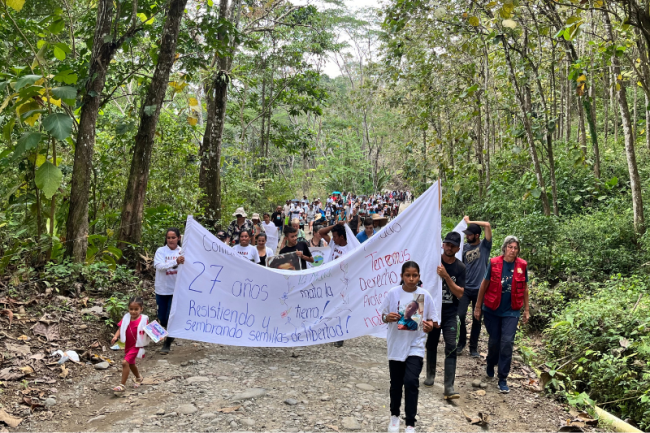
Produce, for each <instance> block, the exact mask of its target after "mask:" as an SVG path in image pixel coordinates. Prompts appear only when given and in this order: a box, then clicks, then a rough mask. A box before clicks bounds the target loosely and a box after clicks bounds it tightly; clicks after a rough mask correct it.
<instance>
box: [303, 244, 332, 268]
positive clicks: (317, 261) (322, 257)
mask: <svg viewBox="0 0 650 433" xmlns="http://www.w3.org/2000/svg"><path fill="white" fill-rule="evenodd" d="M309 251H311V255H312V257H313V258H314V263H307V266H308V267H309V268H317V267H319V266H322V265H324V264H325V263H327V259H328V258H329V255H330V248H329V247H310V248H309Z"/></svg>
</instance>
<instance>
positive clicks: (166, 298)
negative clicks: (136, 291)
mask: <svg viewBox="0 0 650 433" xmlns="http://www.w3.org/2000/svg"><path fill="white" fill-rule="evenodd" d="M173 298H174V295H158V294H156V304H157V305H158V314H157V315H158V322H159V323H160V326H162V327H163V328H165V329H167V322H168V321H169V313H170V312H171V310H172V299H173Z"/></svg>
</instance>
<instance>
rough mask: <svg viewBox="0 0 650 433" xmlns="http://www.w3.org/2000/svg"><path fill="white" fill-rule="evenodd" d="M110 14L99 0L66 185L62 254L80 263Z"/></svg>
mask: <svg viewBox="0 0 650 433" xmlns="http://www.w3.org/2000/svg"><path fill="white" fill-rule="evenodd" d="M112 18H113V1H112V0H99V1H98V4H97V23H96V25H95V35H94V39H93V49H92V54H91V59H90V68H89V70H88V77H89V79H88V81H87V83H86V89H85V91H86V92H85V94H84V96H83V99H82V103H81V116H80V119H79V128H78V132H77V142H76V146H75V152H74V164H73V167H72V179H71V186H70V208H69V211H68V220H67V223H66V256H67V257H72V259H73V260H74V261H75V262H77V263H81V262H83V261H84V260H85V259H86V250H87V248H88V193H89V190H90V175H91V171H92V165H93V153H94V148H95V124H96V123H97V116H98V114H99V104H100V99H101V96H100V95H101V93H102V90H103V89H104V84H105V83H106V73H107V72H108V67H109V64H110V62H111V59H112V58H113V55H114V54H115V51H116V49H117V48H118V47H119V46H116V43H115V41H113V40H112V38H111V40H110V41H108V42H104V38H109V37H110V32H111V24H112Z"/></svg>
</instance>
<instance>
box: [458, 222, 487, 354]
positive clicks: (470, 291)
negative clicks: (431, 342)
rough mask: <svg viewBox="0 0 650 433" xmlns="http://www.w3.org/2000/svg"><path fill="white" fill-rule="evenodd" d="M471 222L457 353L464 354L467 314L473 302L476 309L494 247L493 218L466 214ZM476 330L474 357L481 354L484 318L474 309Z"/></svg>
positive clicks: (471, 346)
mask: <svg viewBox="0 0 650 433" xmlns="http://www.w3.org/2000/svg"><path fill="white" fill-rule="evenodd" d="M464 220H465V222H466V223H467V229H465V230H464V231H463V233H465V236H466V238H465V240H466V241H467V242H466V243H465V244H464V245H463V264H464V265H465V268H466V281H465V291H464V292H463V297H462V298H460V302H459V304H458V317H459V319H460V327H459V335H458V347H457V349H456V353H458V354H460V353H461V352H462V351H463V349H464V348H465V344H466V342H467V327H466V325H465V320H466V316H467V309H468V308H469V305H470V303H471V304H472V310H471V311H472V312H473V311H474V308H475V307H476V299H477V297H478V291H479V289H480V287H481V283H482V282H483V276H484V275H485V270H486V269H487V265H488V262H489V261H490V251H491V250H492V227H491V226H490V223H489V222H485V221H470V219H469V217H468V216H465V218H464ZM481 228H483V229H485V237H484V238H483V240H481V232H482V230H481ZM471 320H472V330H471V333H470V337H469V355H470V356H471V357H472V358H478V357H479V356H480V355H479V353H478V339H479V336H480V334H481V319H480V318H479V319H478V320H477V319H475V318H474V314H473V313H472V319H471Z"/></svg>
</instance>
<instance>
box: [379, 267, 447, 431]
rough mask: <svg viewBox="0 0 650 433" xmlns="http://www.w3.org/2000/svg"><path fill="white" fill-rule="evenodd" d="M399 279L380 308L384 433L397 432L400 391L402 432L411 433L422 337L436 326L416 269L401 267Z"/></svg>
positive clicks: (426, 294) (418, 383)
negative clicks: (384, 348)
mask: <svg viewBox="0 0 650 433" xmlns="http://www.w3.org/2000/svg"><path fill="white" fill-rule="evenodd" d="M401 277H402V285H400V286H396V287H393V288H392V289H390V290H389V291H388V294H387V295H386V297H385V298H384V302H383V304H382V306H381V312H382V320H383V321H384V323H388V338H387V343H388V370H389V372H390V414H391V417H390V424H389V425H388V432H389V433H397V432H399V424H400V419H399V415H400V412H399V410H400V405H401V403H402V388H403V389H404V394H405V396H404V412H405V415H406V416H405V419H406V430H405V432H406V433H415V416H416V415H417V412H418V388H419V386H420V382H419V376H420V372H421V371H422V364H423V363H424V351H425V349H424V345H425V342H426V334H427V333H428V332H431V330H432V329H433V327H434V326H438V324H437V323H434V322H433V320H432V317H433V308H434V307H433V299H432V298H431V295H430V294H429V292H428V291H426V290H425V289H423V288H422V287H419V284H420V266H419V265H418V264H417V263H416V262H413V261H408V262H406V263H404V265H402V275H401Z"/></svg>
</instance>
